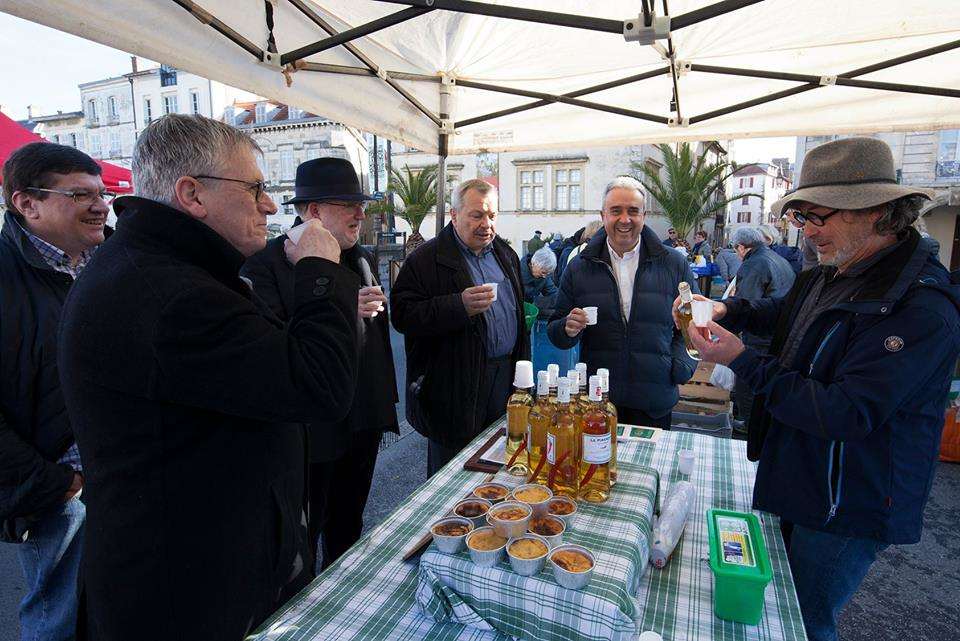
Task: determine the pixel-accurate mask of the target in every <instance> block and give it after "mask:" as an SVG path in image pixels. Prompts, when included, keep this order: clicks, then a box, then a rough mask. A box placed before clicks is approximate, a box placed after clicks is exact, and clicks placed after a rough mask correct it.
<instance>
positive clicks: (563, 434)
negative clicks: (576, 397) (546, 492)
mask: <svg viewBox="0 0 960 641" xmlns="http://www.w3.org/2000/svg"><path fill="white" fill-rule="evenodd" d="M557 385H558V386H557V401H558V402H559V407H558V409H557V413H556V414H555V415H554V418H553V421H552V422H551V423H550V427H549V428H547V464H548V466H549V472H548V473H547V486H548V487H549V488H550V489H551V490H553V493H554V495H558V494H559V495H561V496H569V497H570V498H574V499H575V498H577V470H578V467H579V465H578V464H579V461H578V460H577V438H576V431H575V430H576V427H575V425H574V414H573V412H572V411H571V407H570V379H568V378H567V377H566V376H564V377H562V378H560V379H559V381H558V384H557Z"/></svg>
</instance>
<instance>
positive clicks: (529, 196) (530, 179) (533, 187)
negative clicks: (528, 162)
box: [520, 169, 546, 211]
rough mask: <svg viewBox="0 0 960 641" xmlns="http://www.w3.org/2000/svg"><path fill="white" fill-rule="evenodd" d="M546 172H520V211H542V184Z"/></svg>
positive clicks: (543, 205)
mask: <svg viewBox="0 0 960 641" xmlns="http://www.w3.org/2000/svg"><path fill="white" fill-rule="evenodd" d="M545 175H546V172H545V171H544V170H543V169H521V170H520V209H522V210H526V211H543V210H544V209H546V204H545V203H544V192H543V182H544V176H545Z"/></svg>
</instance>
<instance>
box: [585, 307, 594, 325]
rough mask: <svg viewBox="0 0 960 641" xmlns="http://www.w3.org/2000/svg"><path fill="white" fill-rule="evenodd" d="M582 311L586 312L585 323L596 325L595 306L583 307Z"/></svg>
mask: <svg viewBox="0 0 960 641" xmlns="http://www.w3.org/2000/svg"><path fill="white" fill-rule="evenodd" d="M583 311H584V312H586V314H587V325H596V324H597V308H596V307H584V308H583Z"/></svg>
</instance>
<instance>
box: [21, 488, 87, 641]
mask: <svg viewBox="0 0 960 641" xmlns="http://www.w3.org/2000/svg"><path fill="white" fill-rule="evenodd" d="M85 515H86V508H85V507H84V505H83V503H81V502H80V499H78V498H76V497H74V498H72V499H70V500H69V501H67V502H66V503H64V504H63V505H61V506H58V507H56V508H53V509H50V510H48V511H47V512H46V513H44V515H43V516H42V517H41V518H40V520H39V521H38V522H36V523H34V524H33V526H32V527H31V528H30V535H29V537H28V538H27V540H26V541H24V542H23V543H21V544H19V545H18V546H17V550H18V552H19V555H20V566H21V567H22V568H23V576H24V579H25V580H26V583H27V595H26V596H25V597H23V600H22V601H21V602H20V639H21V641H41V640H42V641H67V640H71V639H74V638H75V636H76V627H77V572H78V571H79V569H80V547H81V543H82V540H83V521H84V517H85Z"/></svg>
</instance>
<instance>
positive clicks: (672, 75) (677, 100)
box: [663, 0, 683, 122]
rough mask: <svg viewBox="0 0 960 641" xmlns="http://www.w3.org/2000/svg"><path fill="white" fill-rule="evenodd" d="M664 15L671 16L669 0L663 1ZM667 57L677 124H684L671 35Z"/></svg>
mask: <svg viewBox="0 0 960 641" xmlns="http://www.w3.org/2000/svg"><path fill="white" fill-rule="evenodd" d="M663 15H665V16H667V17H669V16H670V8H669V7H668V6H667V0H663ZM671 22H672V21H671ZM671 29H672V27H671ZM667 56H668V59H669V60H670V78H671V79H672V80H673V105H672V106H673V107H676V112H677V122H682V121H683V113H682V112H681V111H680V83H679V82H678V80H677V50H676V49H674V48H673V37H672V36H671V35H670V34H669V33H668V34H667Z"/></svg>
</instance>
